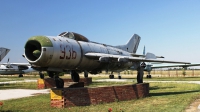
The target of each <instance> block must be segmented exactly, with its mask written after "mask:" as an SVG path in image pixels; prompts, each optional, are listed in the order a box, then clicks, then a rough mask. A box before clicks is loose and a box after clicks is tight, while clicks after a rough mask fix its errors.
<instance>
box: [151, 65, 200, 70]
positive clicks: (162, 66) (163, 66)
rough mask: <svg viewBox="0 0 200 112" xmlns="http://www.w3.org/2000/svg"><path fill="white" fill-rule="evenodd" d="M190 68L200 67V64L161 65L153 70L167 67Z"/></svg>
mask: <svg viewBox="0 0 200 112" xmlns="http://www.w3.org/2000/svg"><path fill="white" fill-rule="evenodd" d="M190 66H200V64H179V65H161V66H154V65H153V66H152V67H151V68H152V69H153V68H167V67H183V68H185V67H190Z"/></svg>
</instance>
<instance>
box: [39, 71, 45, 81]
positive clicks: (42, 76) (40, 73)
mask: <svg viewBox="0 0 200 112" xmlns="http://www.w3.org/2000/svg"><path fill="white" fill-rule="evenodd" d="M39 75H40V78H41V79H44V74H43V73H42V72H41V71H40V72H39Z"/></svg>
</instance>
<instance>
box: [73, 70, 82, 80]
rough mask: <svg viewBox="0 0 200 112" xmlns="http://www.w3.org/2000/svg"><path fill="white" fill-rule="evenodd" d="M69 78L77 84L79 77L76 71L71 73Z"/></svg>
mask: <svg viewBox="0 0 200 112" xmlns="http://www.w3.org/2000/svg"><path fill="white" fill-rule="evenodd" d="M71 78H72V80H73V81H74V82H79V80H80V77H79V74H78V73H77V72H76V71H73V70H72V71H71Z"/></svg>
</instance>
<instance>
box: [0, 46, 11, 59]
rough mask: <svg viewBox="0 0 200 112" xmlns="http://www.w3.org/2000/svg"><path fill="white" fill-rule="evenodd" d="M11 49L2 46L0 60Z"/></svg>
mask: <svg viewBox="0 0 200 112" xmlns="http://www.w3.org/2000/svg"><path fill="white" fill-rule="evenodd" d="M9 51H10V49H7V48H3V47H0V62H1V60H2V59H3V58H4V57H5V56H6V55H7V54H8V52H9Z"/></svg>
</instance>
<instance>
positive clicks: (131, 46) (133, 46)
mask: <svg viewBox="0 0 200 112" xmlns="http://www.w3.org/2000/svg"><path fill="white" fill-rule="evenodd" d="M140 39H141V37H140V36H139V35H137V34H134V35H133V36H132V37H131V39H130V40H129V41H128V42H127V44H125V45H119V46H115V47H117V48H119V49H122V50H125V51H128V52H130V53H136V51H137V48H138V45H139V43H140Z"/></svg>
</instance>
